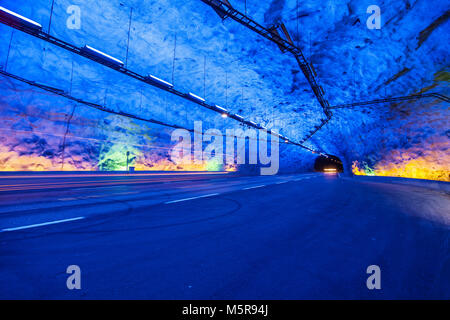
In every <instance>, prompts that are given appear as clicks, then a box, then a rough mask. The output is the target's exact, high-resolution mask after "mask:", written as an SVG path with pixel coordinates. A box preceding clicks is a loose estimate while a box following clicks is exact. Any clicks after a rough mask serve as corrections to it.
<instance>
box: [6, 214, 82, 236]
mask: <svg viewBox="0 0 450 320" xmlns="http://www.w3.org/2000/svg"><path fill="white" fill-rule="evenodd" d="M81 219H84V217H76V218H70V219H64V220H56V221H50V222H44V223H38V224H30V225H28V226H22V227H14V228H6V229H2V230H0V232H8V231H16V230H23V229H30V228H37V227H42V226H48V225H51V224H57V223H63V222H69V221H76V220H81Z"/></svg>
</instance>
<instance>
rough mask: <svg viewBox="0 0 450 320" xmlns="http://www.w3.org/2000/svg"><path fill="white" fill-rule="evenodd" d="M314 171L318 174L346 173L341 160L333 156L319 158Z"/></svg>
mask: <svg viewBox="0 0 450 320" xmlns="http://www.w3.org/2000/svg"><path fill="white" fill-rule="evenodd" d="M314 171H318V172H344V166H343V164H342V161H341V159H339V158H338V157H336V156H333V155H331V154H327V155H326V156H322V155H321V156H318V157H317V158H316V161H315V163H314Z"/></svg>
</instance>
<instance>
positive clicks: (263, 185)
mask: <svg viewBox="0 0 450 320" xmlns="http://www.w3.org/2000/svg"><path fill="white" fill-rule="evenodd" d="M265 186H266V185H265V184H262V185H260V186H254V187H248V188H244V189H242V190H250V189H256V188H262V187H265Z"/></svg>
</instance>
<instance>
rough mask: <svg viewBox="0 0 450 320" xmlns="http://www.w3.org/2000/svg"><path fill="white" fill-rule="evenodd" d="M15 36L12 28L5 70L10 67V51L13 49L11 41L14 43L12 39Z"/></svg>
mask: <svg viewBox="0 0 450 320" xmlns="http://www.w3.org/2000/svg"><path fill="white" fill-rule="evenodd" d="M13 36H14V29H12V31H11V38H10V39H9V45H8V53H7V55H6V61H5V71H6V68H8V61H9V52H10V51H11V43H12V40H13Z"/></svg>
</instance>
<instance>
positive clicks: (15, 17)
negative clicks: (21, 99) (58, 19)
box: [0, 6, 326, 156]
mask: <svg viewBox="0 0 450 320" xmlns="http://www.w3.org/2000/svg"><path fill="white" fill-rule="evenodd" d="M0 20H2V21H6V22H10V23H11V22H12V23H14V24H19V25H21V26H22V27H26V28H28V29H29V30H32V31H36V32H39V31H41V30H42V25H40V24H39V23H37V22H35V21H33V20H30V19H28V18H25V17H23V16H21V15H19V14H17V13H15V12H12V11H10V10H8V9H6V8H4V7H1V6H0ZM81 51H82V52H83V53H84V54H86V55H88V56H91V57H94V58H97V59H101V60H103V61H104V62H107V63H108V64H112V65H114V66H115V67H119V68H121V67H123V66H124V63H123V61H121V60H119V59H117V58H114V57H112V56H110V55H108V54H106V53H104V52H102V51H100V50H98V49H95V48H93V47H91V46H89V45H85V46H84V47H82V48H81ZM145 79H146V80H147V81H149V82H152V83H154V84H157V85H159V86H163V87H165V88H170V89H172V88H173V84H171V83H169V82H167V81H165V80H162V79H160V78H158V77H156V76H153V75H149V76H147V77H145ZM186 97H187V98H188V99H190V100H193V101H195V102H197V103H205V99H204V98H202V97H200V96H198V95H196V94H194V93H192V92H189V93H188V94H187V95H186ZM213 107H214V109H216V111H218V112H220V113H221V116H222V118H228V117H231V118H234V119H236V120H238V121H240V122H244V123H247V124H250V125H251V126H253V127H256V128H258V129H262V130H265V131H266V132H268V133H270V134H272V135H277V136H278V137H279V138H280V139H281V140H283V141H284V142H285V143H289V142H290V141H289V139H288V138H286V137H285V136H283V135H281V134H279V133H275V132H271V130H269V129H267V128H264V127H262V126H260V125H258V124H256V123H255V122H253V121H249V120H248V121H246V120H245V119H244V118H243V117H242V116H240V115H238V114H232V113H230V112H229V111H228V110H227V109H225V108H223V107H221V106H219V105H217V104H216V105H214V106H213ZM311 151H312V152H313V153H317V152H315V151H314V150H311ZM320 155H322V156H326V155H325V154H323V153H320Z"/></svg>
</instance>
